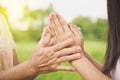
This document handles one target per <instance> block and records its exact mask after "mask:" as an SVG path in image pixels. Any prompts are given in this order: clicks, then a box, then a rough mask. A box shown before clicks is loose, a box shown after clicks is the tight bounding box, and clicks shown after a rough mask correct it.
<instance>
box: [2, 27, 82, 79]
mask: <svg viewBox="0 0 120 80" xmlns="http://www.w3.org/2000/svg"><path fill="white" fill-rule="evenodd" d="M50 40H51V36H50V34H49V33H47V31H46V28H45V29H44V31H43V34H42V38H41V40H40V42H39V44H38V46H37V47H36V49H35V51H34V52H33V54H32V55H31V56H30V58H29V59H28V60H27V61H25V62H23V63H21V64H18V58H17V56H16V52H15V51H14V60H15V61H14V65H16V66H14V67H12V68H9V69H7V70H2V71H0V80H32V79H34V77H36V76H37V75H39V74H45V73H49V72H55V71H75V68H73V67H71V66H68V67H67V66H61V65H60V63H62V62H66V61H71V60H76V59H79V58H80V57H81V55H80V51H81V48H80V47H79V46H74V47H71V48H67V46H71V45H72V44H74V41H73V39H70V38H69V39H67V40H64V41H62V42H60V43H58V44H55V45H52V46H51V45H50V46H49V45H48V44H49V43H50Z"/></svg>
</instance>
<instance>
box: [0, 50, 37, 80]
mask: <svg viewBox="0 0 120 80" xmlns="http://www.w3.org/2000/svg"><path fill="white" fill-rule="evenodd" d="M13 64H14V66H16V65H18V64H19V59H18V56H17V53H16V50H15V49H13ZM20 69H21V68H20ZM12 70H14V69H12ZM8 72H9V71H6V73H8ZM6 73H5V74H6ZM16 73H17V72H16ZM19 73H21V72H19ZM1 74H2V73H1ZM10 74H12V73H10ZM9 76H11V75H9ZM36 76H37V75H36V74H34V75H31V76H29V77H28V78H27V79H25V80H33V79H34V78H35V77H36Z"/></svg>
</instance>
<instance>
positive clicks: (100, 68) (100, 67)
mask: <svg viewBox="0 0 120 80" xmlns="http://www.w3.org/2000/svg"><path fill="white" fill-rule="evenodd" d="M83 53H84V55H85V57H86V58H87V59H88V60H89V61H90V62H91V63H92V64H93V65H94V66H95V67H96V68H97V69H99V70H100V71H102V70H103V65H102V64H100V63H98V62H97V61H96V60H95V59H94V58H92V56H90V55H89V54H88V53H87V52H86V51H83Z"/></svg>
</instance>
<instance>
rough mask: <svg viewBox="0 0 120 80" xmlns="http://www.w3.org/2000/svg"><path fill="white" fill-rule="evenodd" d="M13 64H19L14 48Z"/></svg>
mask: <svg viewBox="0 0 120 80" xmlns="http://www.w3.org/2000/svg"><path fill="white" fill-rule="evenodd" d="M13 64H14V66H15V65H18V64H19V59H18V56H17V53H16V50H15V49H13Z"/></svg>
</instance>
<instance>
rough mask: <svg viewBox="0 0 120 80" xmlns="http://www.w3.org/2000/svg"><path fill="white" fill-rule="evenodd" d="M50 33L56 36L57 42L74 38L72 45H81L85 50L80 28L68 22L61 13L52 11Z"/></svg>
mask: <svg viewBox="0 0 120 80" xmlns="http://www.w3.org/2000/svg"><path fill="white" fill-rule="evenodd" d="M49 22H50V25H49V27H48V31H49V33H50V34H51V35H52V37H53V38H54V41H56V42H55V43H59V42H61V41H63V40H66V39H68V38H72V39H73V40H74V44H73V45H72V46H80V47H81V48H82V50H84V42H83V37H82V33H81V31H80V29H78V27H76V26H75V25H72V24H68V23H67V22H66V21H65V20H64V19H63V18H62V17H61V16H60V15H59V14H57V13H51V14H50V16H49Z"/></svg>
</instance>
